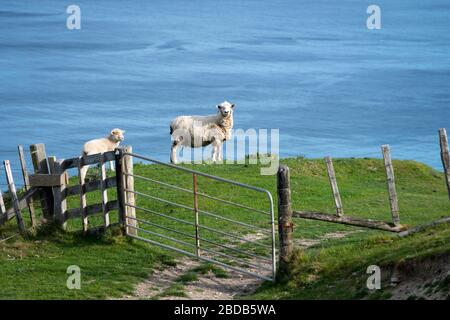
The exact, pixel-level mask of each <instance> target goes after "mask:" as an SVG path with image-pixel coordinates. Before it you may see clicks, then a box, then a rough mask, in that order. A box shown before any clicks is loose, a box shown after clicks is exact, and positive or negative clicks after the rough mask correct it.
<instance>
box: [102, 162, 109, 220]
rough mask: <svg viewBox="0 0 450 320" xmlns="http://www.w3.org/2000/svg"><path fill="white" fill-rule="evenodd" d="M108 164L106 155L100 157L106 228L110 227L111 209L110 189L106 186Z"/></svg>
mask: <svg viewBox="0 0 450 320" xmlns="http://www.w3.org/2000/svg"><path fill="white" fill-rule="evenodd" d="M106 179H107V176H106V163H105V155H104V154H102V156H101V157H100V189H101V192H102V212H103V220H104V223H105V228H108V227H109V209H108V187H107V185H106Z"/></svg>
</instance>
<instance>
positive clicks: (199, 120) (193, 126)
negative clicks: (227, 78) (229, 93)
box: [170, 101, 234, 163]
mask: <svg viewBox="0 0 450 320" xmlns="http://www.w3.org/2000/svg"><path fill="white" fill-rule="evenodd" d="M217 108H218V109H219V110H218V112H217V114H215V115H210V116H179V117H177V118H175V119H174V120H173V121H172V123H171V124H170V134H171V136H172V150H171V151H172V152H171V156H170V161H171V162H172V163H177V162H178V161H177V149H178V147H179V146H185V147H191V148H199V147H205V146H208V145H210V144H212V147H213V153H212V160H213V161H214V162H215V161H222V144H223V142H224V141H225V140H229V139H231V131H232V129H233V110H234V104H231V103H229V102H228V101H224V102H222V103H221V104H219V105H217Z"/></svg>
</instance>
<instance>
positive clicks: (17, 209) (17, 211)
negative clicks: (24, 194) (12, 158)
mask: <svg viewBox="0 0 450 320" xmlns="http://www.w3.org/2000/svg"><path fill="white" fill-rule="evenodd" d="M3 164H4V166H5V173H6V181H7V183H8V188H9V193H10V195H11V202H12V205H13V208H14V212H15V214H16V220H17V225H18V226H19V231H20V233H21V234H23V235H24V234H26V232H27V230H26V228H25V224H24V222H23V218H22V212H21V211H20V205H19V198H18V197H17V191H16V186H15V184H14V178H13V175H12V171H11V164H10V162H9V161H8V160H5V161H4V162H3Z"/></svg>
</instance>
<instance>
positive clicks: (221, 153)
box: [217, 143, 223, 161]
mask: <svg viewBox="0 0 450 320" xmlns="http://www.w3.org/2000/svg"><path fill="white" fill-rule="evenodd" d="M217 152H218V153H217V154H218V157H219V158H218V159H217V160H218V161H222V160H223V159H222V158H223V144H222V143H220V144H219V145H218V146H217Z"/></svg>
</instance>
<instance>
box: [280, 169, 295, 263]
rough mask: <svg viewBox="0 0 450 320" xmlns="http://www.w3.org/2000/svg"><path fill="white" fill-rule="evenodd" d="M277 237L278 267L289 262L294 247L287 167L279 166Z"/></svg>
mask: <svg viewBox="0 0 450 320" xmlns="http://www.w3.org/2000/svg"><path fill="white" fill-rule="evenodd" d="M277 190H278V235H279V240H280V267H282V266H283V265H286V263H287V262H288V261H289V259H290V257H291V255H292V252H293V249H294V245H293V241H292V233H293V222H292V207H291V189H290V177H289V167H288V166H286V165H280V167H279V168H278V172H277Z"/></svg>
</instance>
